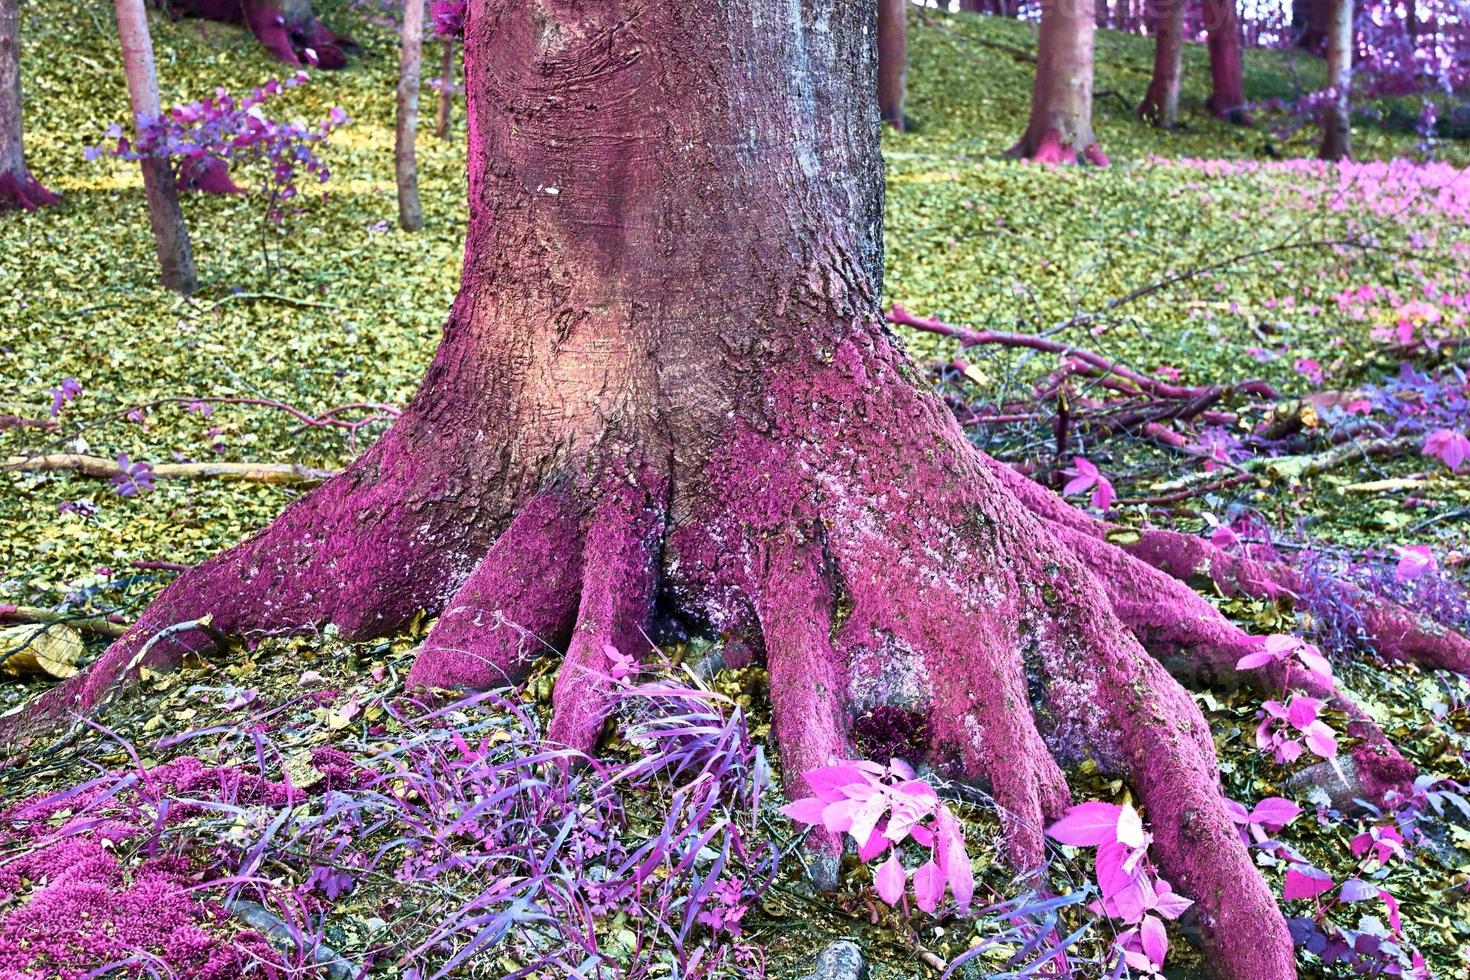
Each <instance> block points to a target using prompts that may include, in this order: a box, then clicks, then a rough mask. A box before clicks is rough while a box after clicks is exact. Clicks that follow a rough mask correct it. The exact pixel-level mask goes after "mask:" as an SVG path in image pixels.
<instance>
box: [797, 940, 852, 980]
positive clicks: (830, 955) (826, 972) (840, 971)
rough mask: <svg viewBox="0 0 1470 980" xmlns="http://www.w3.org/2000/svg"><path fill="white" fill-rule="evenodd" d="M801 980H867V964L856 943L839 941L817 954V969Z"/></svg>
mask: <svg viewBox="0 0 1470 980" xmlns="http://www.w3.org/2000/svg"><path fill="white" fill-rule="evenodd" d="M802 980H868V963H867V961H866V960H864V959H863V951H862V950H860V949H858V948H857V943H853V942H849V941H848V940H846V939H839V940H837V942H835V943H833V944H832V945H830V946H828V947H827V948H826V949H824V950H822V951H821V952H820V953H818V954H817V968H816V969H815V970H813V971H812V972H811V973H808V974H807V975H806V976H804V977H802Z"/></svg>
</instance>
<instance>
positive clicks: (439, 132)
mask: <svg viewBox="0 0 1470 980" xmlns="http://www.w3.org/2000/svg"><path fill="white" fill-rule="evenodd" d="M453 113H454V38H452V37H446V38H445V39H444V53H443V60H442V62H441V63H440V66H439V115H438V117H437V118H435V120H434V135H435V136H437V137H439V138H440V139H441V140H447V139H449V121H450V118H451V116H452V115H453Z"/></svg>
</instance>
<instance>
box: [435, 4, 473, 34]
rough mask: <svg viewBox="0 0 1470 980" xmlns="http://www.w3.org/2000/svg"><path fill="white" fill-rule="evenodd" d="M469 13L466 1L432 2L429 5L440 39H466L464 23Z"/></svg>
mask: <svg viewBox="0 0 1470 980" xmlns="http://www.w3.org/2000/svg"><path fill="white" fill-rule="evenodd" d="M468 13H469V5H468V4H467V3H466V2H465V0H431V2H430V4H429V16H430V17H431V18H432V19H433V22H434V33H436V34H438V35H439V36H440V37H464V22H465V16H466V15H467V14H468Z"/></svg>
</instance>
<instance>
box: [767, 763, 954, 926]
mask: <svg viewBox="0 0 1470 980" xmlns="http://www.w3.org/2000/svg"><path fill="white" fill-rule="evenodd" d="M802 775H803V777H804V778H805V779H806V782H807V785H808V786H809V787H811V790H812V792H813V793H815V794H816V795H815V796H811V797H806V798H804V799H799V800H796V801H794V802H792V803H788V804H787V805H786V806H784V807H782V808H781V812H782V813H784V814H786V816H788V817H790V818H791V819H792V820H794V821H795V822H797V823H801V824H806V825H808V826H812V827H818V826H820V827H825V828H826V829H827V830H828V831H830V832H832V833H834V834H846V835H847V836H849V837H851V838H852V839H853V840H854V841H855V842H856V843H857V846H858V858H859V859H860V860H861V861H863V862H864V863H868V862H871V861H873V860H875V859H877V858H878V857H879V856H881V855H882V854H884V853H885V852H887V854H888V857H887V859H886V860H885V861H884V862H883V863H882V864H881V865H880V866H879V867H878V869H877V870H876V871H875V872H874V874H873V885H874V888H875V889H876V891H877V892H878V897H879V898H881V899H882V900H883V901H884V902H886V903H887V904H889V905H897V904H898V903H899V901H900V900H902V898H903V896H904V894H905V892H906V891H907V890H908V886H909V884H910V882H911V883H912V886H913V895H914V902H915V904H917V905H918V907H919V908H920V909H922V910H923V911H925V912H933V911H935V910H936V909H938V908H939V904H940V902H942V901H943V899H944V893H945V890H946V889H948V891H949V892H950V894H951V895H952V896H953V898H954V902H955V904H956V905H957V906H959V908H960V910H961V911H967V910H968V909H969V908H970V903H971V901H972V900H973V899H974V896H975V876H974V872H973V871H972V870H971V868H970V857H969V855H968V854H967V853H966V851H965V841H964V829H963V827H962V826H961V825H960V822H959V819H958V818H956V817H955V815H954V813H953V812H952V811H951V810H950V809H949V807H948V806H946V805H945V804H944V803H943V802H941V801H940V799H939V794H938V793H937V792H935V790H934V787H932V786H930V785H929V784H928V783H927V782H925V781H924V780H922V779H919V778H917V777H916V776H915V774H914V771H913V769H912V768H911V767H910V766H909V765H908V764H907V763H905V762H902V761H901V760H898V759H894V760H893V761H892V762H891V763H890V764H889V765H887V766H881V765H878V764H877V763H875V762H867V761H864V760H850V761H842V762H834V763H832V764H831V765H826V766H821V767H819V768H817V769H812V770H809V771H808V772H805V773H803V774H802ZM908 840H912V841H913V842H914V843H915V844H917V845H919V846H920V847H922V848H924V849H927V850H928V852H929V857H928V860H926V861H924V862H923V863H922V864H920V865H919V866H918V867H917V868H915V869H914V870H913V871H912V872H910V871H909V870H908V869H907V868H906V867H905V866H904V862H903V859H902V858H901V857H900V855H899V847H900V845H902V844H903V843H904V842H905V841H908Z"/></svg>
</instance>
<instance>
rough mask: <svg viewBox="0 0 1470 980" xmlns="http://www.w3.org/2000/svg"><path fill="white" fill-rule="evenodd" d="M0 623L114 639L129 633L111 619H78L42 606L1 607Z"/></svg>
mask: <svg viewBox="0 0 1470 980" xmlns="http://www.w3.org/2000/svg"><path fill="white" fill-rule="evenodd" d="M0 621H3V622H7V623H37V624H41V625H46V626H54V625H66V626H70V627H72V628H73V629H77V630H80V631H81V632H83V633H92V634H94V635H96V636H110V637H113V638H116V637H119V636H122V635H123V634H124V633H126V632H127V631H128V627H127V624H126V623H121V622H117V621H115V620H114V619H112V618H110V617H103V616H82V617H78V616H77V615H76V614H75V613H68V612H61V611H58V610H55V609H42V608H41V607H40V606H10V605H0Z"/></svg>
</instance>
